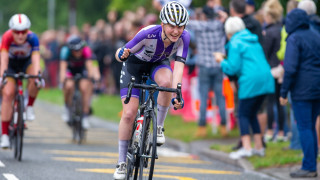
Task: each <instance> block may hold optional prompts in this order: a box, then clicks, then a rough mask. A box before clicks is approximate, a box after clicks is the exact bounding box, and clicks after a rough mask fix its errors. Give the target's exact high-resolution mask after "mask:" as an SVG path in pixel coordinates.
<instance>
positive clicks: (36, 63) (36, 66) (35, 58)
mask: <svg viewBox="0 0 320 180" xmlns="http://www.w3.org/2000/svg"><path fill="white" fill-rule="evenodd" d="M31 62H32V66H33V70H34V71H33V72H32V73H33V75H38V73H39V71H40V70H41V67H40V52H39V51H33V52H32V54H31Z"/></svg>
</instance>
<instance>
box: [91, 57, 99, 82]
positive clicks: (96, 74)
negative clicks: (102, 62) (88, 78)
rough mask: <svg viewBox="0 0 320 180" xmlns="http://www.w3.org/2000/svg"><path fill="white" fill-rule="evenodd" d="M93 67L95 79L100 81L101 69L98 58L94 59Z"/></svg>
mask: <svg viewBox="0 0 320 180" xmlns="http://www.w3.org/2000/svg"><path fill="white" fill-rule="evenodd" d="M92 68H93V76H92V77H93V79H94V80H95V81H99V80H100V78H101V74H100V70H99V62H98V60H92Z"/></svg>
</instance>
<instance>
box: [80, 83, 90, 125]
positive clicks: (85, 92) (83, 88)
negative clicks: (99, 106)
mask: <svg viewBox="0 0 320 180" xmlns="http://www.w3.org/2000/svg"><path fill="white" fill-rule="evenodd" d="M79 89H80V92H81V94H82V108H83V119H82V127H83V128H84V129H89V128H90V122H89V111H90V99H91V96H92V91H93V84H92V82H91V81H90V80H89V79H81V80H80V82H79Z"/></svg>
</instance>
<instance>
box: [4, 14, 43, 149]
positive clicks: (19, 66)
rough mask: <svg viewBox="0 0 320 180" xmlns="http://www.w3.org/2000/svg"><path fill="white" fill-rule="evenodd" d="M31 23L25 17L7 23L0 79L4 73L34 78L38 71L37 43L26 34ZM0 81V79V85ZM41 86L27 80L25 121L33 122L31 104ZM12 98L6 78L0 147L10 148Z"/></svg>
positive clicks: (11, 86)
mask: <svg viewBox="0 0 320 180" xmlns="http://www.w3.org/2000/svg"><path fill="white" fill-rule="evenodd" d="M30 26H31V22H30V20H29V18H28V17H27V16H26V15H25V14H15V15H13V16H12V17H11V19H10V21H9V27H10V29H9V30H8V31H6V32H5V33H4V34H3V36H2V42H1V68H0V77H2V76H3V73H4V72H5V71H7V72H9V73H18V72H25V73H27V74H32V75H38V73H39V71H40V53H39V40H38V37H37V35H36V34H35V33H33V32H32V31H30V30H29V28H30ZM2 81H3V79H2V78H0V84H2ZM43 86H44V81H39V79H29V80H28V85H27V88H28V93H29V98H28V102H27V107H26V119H27V120H34V119H35V115H34V110H33V103H34V101H35V99H36V96H37V94H38V91H39V87H43ZM14 96H15V81H14V79H12V78H8V81H7V84H6V85H5V86H4V87H3V89H2V105H1V121H2V136H1V147H2V148H8V147H9V145H10V142H9V136H8V128H9V124H10V120H11V119H12V114H13V111H12V110H13V108H12V101H13V100H14Z"/></svg>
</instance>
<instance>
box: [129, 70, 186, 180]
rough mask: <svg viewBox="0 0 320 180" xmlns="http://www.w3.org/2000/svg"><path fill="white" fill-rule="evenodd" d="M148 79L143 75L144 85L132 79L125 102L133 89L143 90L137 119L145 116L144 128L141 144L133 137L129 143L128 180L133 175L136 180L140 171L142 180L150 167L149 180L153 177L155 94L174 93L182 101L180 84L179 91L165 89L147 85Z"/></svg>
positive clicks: (155, 124) (155, 141) (155, 155)
mask: <svg viewBox="0 0 320 180" xmlns="http://www.w3.org/2000/svg"><path fill="white" fill-rule="evenodd" d="M147 79H148V76H147V75H143V76H142V84H136V83H134V82H135V78H134V77H132V78H131V82H130V83H129V85H128V87H129V88H128V94H127V97H126V99H125V101H124V103H125V104H127V103H129V101H130V97H131V92H132V88H140V89H142V93H141V99H140V101H139V104H140V107H139V112H138V114H137V118H138V117H140V115H143V117H144V121H143V126H142V127H143V130H142V133H141V138H140V142H139V144H133V136H132V138H131V141H130V143H129V148H128V153H127V158H128V163H127V166H128V168H127V180H129V179H130V178H131V177H132V175H133V179H134V180H136V179H137V177H138V170H139V180H142V178H143V169H144V168H148V165H149V166H150V169H149V175H148V179H149V180H151V179H152V177H153V171H154V164H155V159H158V157H157V118H156V113H155V110H154V109H155V99H154V93H155V92H156V91H166V92H174V93H176V94H177V99H178V101H180V100H181V99H182V97H181V84H178V86H177V89H172V88H165V87H159V86H157V85H155V84H152V85H146V81H147ZM146 91H148V92H149V94H148V97H147V99H145V95H146ZM137 118H136V119H135V122H134V125H133V132H132V135H133V133H134V130H135V129H136V126H137ZM151 124H152V127H150V125H151ZM151 128H152V139H150V138H151V135H150V132H151ZM149 159H150V164H149V163H148V161H149ZM132 173H133V174H132Z"/></svg>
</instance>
